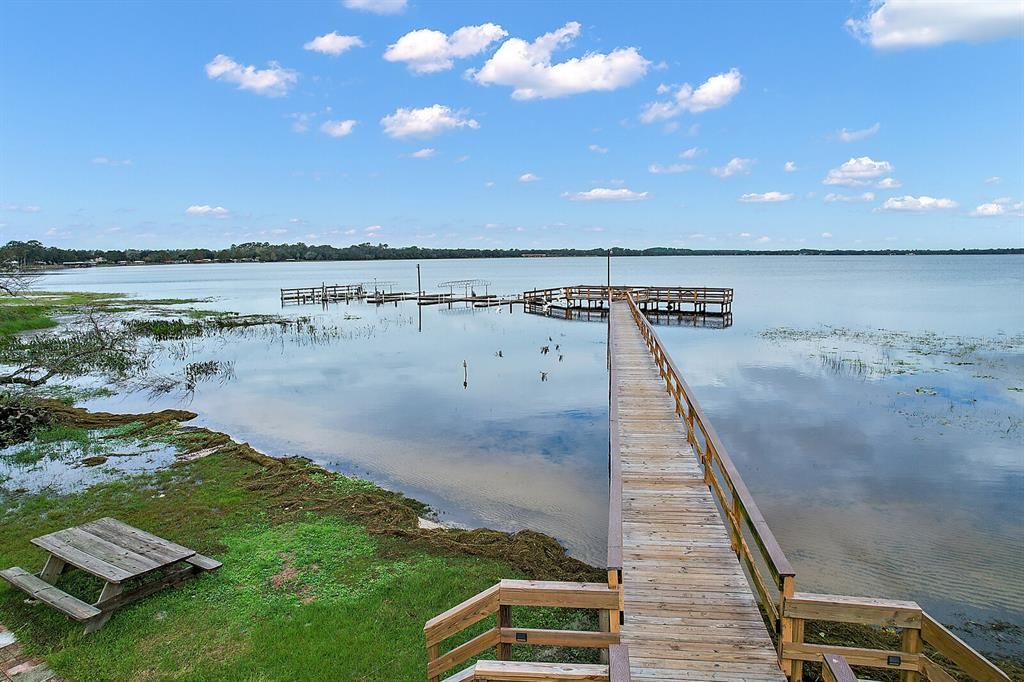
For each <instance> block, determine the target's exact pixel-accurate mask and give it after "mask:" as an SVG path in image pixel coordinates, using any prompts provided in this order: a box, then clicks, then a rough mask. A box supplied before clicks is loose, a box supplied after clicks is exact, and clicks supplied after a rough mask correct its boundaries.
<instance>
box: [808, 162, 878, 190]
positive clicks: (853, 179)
mask: <svg viewBox="0 0 1024 682" xmlns="http://www.w3.org/2000/svg"><path fill="white" fill-rule="evenodd" d="M891 172H892V164H891V163H889V162H888V161H875V160H874V159H872V158H871V157H870V156H861V157H860V158H851V159H850V160H849V161H847V162H846V163H844V164H843V165H841V166H839V168H833V169H832V170H830V171H829V172H828V175H826V176H825V179H824V180H823V181H822V182H824V183H825V184H826V185H845V186H847V187H854V186H857V185H868V184H870V183H871V181H872V180H874V179H875V178H877V177H879V176H881V175H887V174H889V173H891Z"/></svg>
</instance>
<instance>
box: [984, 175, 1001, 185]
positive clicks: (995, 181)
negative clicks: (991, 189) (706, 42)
mask: <svg viewBox="0 0 1024 682" xmlns="http://www.w3.org/2000/svg"><path fill="white" fill-rule="evenodd" d="M1002 181H1003V179H1002V178H1001V177H999V176H998V175H993V176H992V177H990V178H985V184H986V185H998V184H999V183H1000V182H1002Z"/></svg>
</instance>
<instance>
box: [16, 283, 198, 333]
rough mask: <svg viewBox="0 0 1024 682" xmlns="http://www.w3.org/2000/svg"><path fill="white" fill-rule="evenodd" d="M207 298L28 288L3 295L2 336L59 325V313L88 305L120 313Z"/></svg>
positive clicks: (95, 308)
mask: <svg viewBox="0 0 1024 682" xmlns="http://www.w3.org/2000/svg"><path fill="white" fill-rule="evenodd" d="M203 302H205V299H196V298H157V299H127V298H125V295H124V294H108V293H97V292H91V291H60V292H47V291H27V292H22V293H21V294H19V295H18V296H12V297H0V337H2V336H9V335H12V334H19V333H21V332H26V331H33V330H38V329H49V328H51V327H55V326H57V321H56V320H55V319H53V318H54V316H55V315H60V314H66V313H71V312H75V311H76V310H81V309H82V308H86V307H88V308H91V309H94V310H100V311H103V312H108V313H116V312H130V311H135V310H140V309H143V308H151V307H160V306H169V305H186V304H191V303H203ZM187 312H190V311H187Z"/></svg>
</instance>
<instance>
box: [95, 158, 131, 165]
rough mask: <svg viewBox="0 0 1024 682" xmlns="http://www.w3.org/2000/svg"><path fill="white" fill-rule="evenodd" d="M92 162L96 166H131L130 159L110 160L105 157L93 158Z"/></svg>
mask: <svg viewBox="0 0 1024 682" xmlns="http://www.w3.org/2000/svg"><path fill="white" fill-rule="evenodd" d="M92 162H93V163H94V164H96V165H97V166H130V165H132V160H131V159H111V158H109V157H106V156H97V157H94V158H93V160H92Z"/></svg>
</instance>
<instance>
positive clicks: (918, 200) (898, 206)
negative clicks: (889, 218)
mask: <svg viewBox="0 0 1024 682" xmlns="http://www.w3.org/2000/svg"><path fill="white" fill-rule="evenodd" d="M958 205H959V204H957V203H956V202H955V201H953V200H952V199H936V198H934V197H926V196H920V197H912V196H910V195H907V196H902V197H892V198H890V199H886V200H885V203H884V204H882V208H883V209H884V210H886V211H914V212H920V211H931V210H933V209H937V208H956V207H957V206H958Z"/></svg>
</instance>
